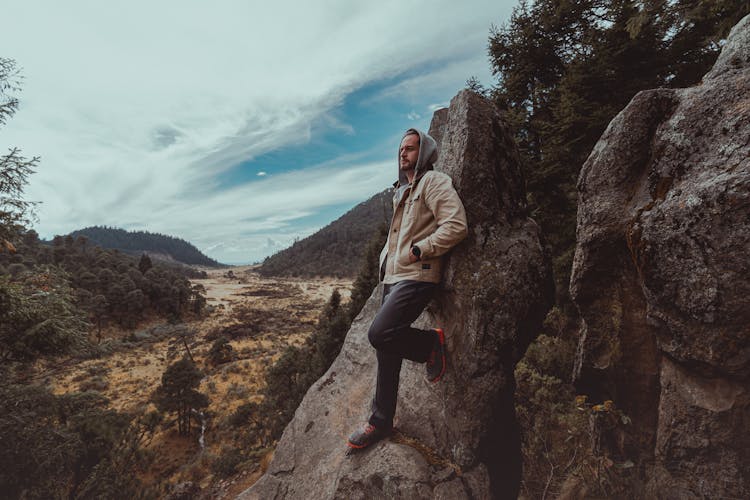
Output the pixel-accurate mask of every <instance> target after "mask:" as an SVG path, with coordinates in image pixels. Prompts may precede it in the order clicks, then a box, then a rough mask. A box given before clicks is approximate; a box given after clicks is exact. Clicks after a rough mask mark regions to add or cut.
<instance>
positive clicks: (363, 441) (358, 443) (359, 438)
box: [346, 424, 391, 449]
mask: <svg viewBox="0 0 750 500" xmlns="http://www.w3.org/2000/svg"><path fill="white" fill-rule="evenodd" d="M390 432H391V430H390V429H384V428H380V427H375V426H374V425H372V424H367V425H365V426H364V428H362V429H357V430H356V431H354V432H353V433H352V435H351V436H349V442H348V443H346V444H347V445H349V448H356V449H360V448H366V447H368V446H370V445H371V444H373V443H377V442H378V441H380V440H381V439H383V438H384V437H386V436H387V435H388V434H390Z"/></svg>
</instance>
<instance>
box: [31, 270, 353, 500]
mask: <svg viewBox="0 0 750 500" xmlns="http://www.w3.org/2000/svg"><path fill="white" fill-rule="evenodd" d="M204 270H205V271H206V272H207V273H208V277H207V278H206V279H200V280H192V281H193V283H195V284H201V285H203V287H204V288H205V290H206V298H207V304H208V307H207V309H208V310H209V311H210V312H209V314H208V315H207V316H206V317H204V318H202V319H199V320H192V321H188V322H186V323H183V324H181V325H169V324H167V323H166V322H165V321H164V320H150V321H145V322H144V323H142V324H141V325H139V326H138V328H136V329H135V330H134V331H131V332H125V331H120V330H117V329H108V330H106V332H105V336H104V341H103V342H104V343H106V342H107V341H108V340H109V341H112V340H115V339H117V340H120V341H125V342H126V343H125V344H119V345H120V346H119V347H118V348H116V349H114V350H113V352H112V353H111V354H110V355H107V356H104V357H102V358H99V359H92V360H85V361H75V360H69V361H67V362H61V363H57V364H55V365H46V366H41V365H40V366H39V367H38V371H37V375H36V376H35V377H34V378H40V379H43V380H46V381H47V382H48V383H49V384H50V385H51V386H52V388H53V391H54V392H55V393H58V394H62V393H66V392H73V391H80V390H97V391H99V392H101V393H102V394H103V395H104V396H106V397H107V398H109V400H110V406H111V407H112V408H113V409H116V410H119V411H134V410H137V409H139V408H142V407H143V406H144V405H148V401H149V398H150V396H151V394H152V393H153V391H154V389H155V388H156V387H157V386H158V385H159V384H160V381H161V376H162V373H164V371H165V369H166V368H167V366H168V365H169V364H170V363H172V362H174V361H176V360H178V359H180V358H181V357H182V356H183V355H184V354H185V353H186V352H187V350H188V349H189V350H190V354H191V355H192V356H193V357H194V359H195V361H196V363H197V364H198V366H199V367H200V369H201V370H202V371H203V372H204V373H205V375H206V376H205V378H204V379H203V381H202V382H201V386H200V389H199V390H200V391H201V392H203V393H205V394H207V395H208V397H209V398H210V406H209V408H208V409H207V411H206V414H207V415H208V417H207V419H206V431H205V448H204V449H201V446H200V445H199V443H198V434H197V433H196V435H195V436H192V437H191V438H182V437H179V436H178V435H177V432H176V428H173V427H174V426H173V427H169V428H166V429H163V430H162V431H160V432H159V433H158V434H157V435H156V436H155V438H154V440H153V441H152V443H151V444H150V449H151V450H152V452H153V453H154V457H155V460H154V461H153V463H154V466H153V467H152V468H151V469H150V470H149V471H148V473H147V475H146V477H144V479H146V480H147V481H153V482H158V481H163V480H165V479H168V480H169V481H170V482H181V481H191V482H193V483H194V484H198V485H200V487H201V489H202V490H204V491H205V490H206V489H207V488H208V489H215V488H216V486H217V484H216V483H217V480H215V479H214V478H213V477H212V476H211V474H210V469H209V467H208V463H209V462H210V460H209V457H211V456H215V455H216V454H217V453H219V450H221V449H222V445H223V443H222V442H221V437H220V436H219V435H218V434H217V439H212V438H213V436H212V433H211V431H212V423H213V422H219V421H220V420H221V419H223V418H225V417H227V416H228V415H230V414H231V413H232V412H233V411H234V410H235V409H236V408H237V407H238V406H239V405H240V404H242V403H246V402H248V401H257V400H259V399H260V397H261V396H260V391H261V390H262V388H263V386H264V380H265V371H266V369H267V368H268V367H269V366H271V365H272V364H273V362H274V361H275V360H276V359H277V358H278V356H279V355H280V354H281V352H282V351H283V350H284V348H285V347H287V346H288V345H300V344H302V343H303V342H304V340H305V339H306V338H307V336H308V335H310V334H311V333H312V331H313V329H314V326H315V324H316V321H317V318H318V315H319V313H320V311H321V310H322V308H323V306H324V305H325V303H326V301H327V300H328V298H329V297H330V295H331V293H332V292H333V290H334V289H338V290H339V292H340V293H341V295H342V299H343V300H344V301H347V300H348V298H349V290H350V288H351V284H352V283H351V280H347V279H335V278H319V279H298V278H263V277H261V276H260V275H258V274H257V273H256V272H255V271H254V268H253V266H238V267H232V268H229V269H218V270H217V269H204ZM225 332H230V333H234V334H236V335H230V336H231V337H232V340H231V346H232V349H233V351H234V359H233V360H232V361H231V362H228V363H223V364H221V365H218V366H213V365H211V364H209V363H208V361H207V355H208V352H209V350H210V348H211V344H212V342H213V339H214V338H215V337H216V336H217V335H219V334H222V333H225ZM238 332H239V333H238ZM183 337H184V338H185V340H184V341H183V340H182V338H183ZM186 344H187V348H186ZM123 346H124V347H123ZM247 472H248V473H246V474H242V473H240V474H239V475H238V476H236V477H235V478H234V481H233V482H235V483H237V482H239V483H241V484H237V485H233V484H229V483H223V484H222V485H221V488H220V491H217V495H218V494H219V493H220V492H221V493H224V494H231V492H232V491H233V490H234V489H235V488H239V491H241V489H242V488H246V487H247V486H248V485H249V484H251V483H252V482H253V481H254V480H255V477H254V474H251V473H249V472H250V471H247ZM218 496H223V495H218Z"/></svg>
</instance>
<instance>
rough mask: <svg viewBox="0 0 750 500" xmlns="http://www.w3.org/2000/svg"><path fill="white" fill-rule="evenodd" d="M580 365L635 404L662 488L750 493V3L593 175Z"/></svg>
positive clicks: (586, 375)
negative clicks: (721, 41)
mask: <svg viewBox="0 0 750 500" xmlns="http://www.w3.org/2000/svg"><path fill="white" fill-rule="evenodd" d="M578 192H579V205H578V227H577V237H576V239H577V247H576V252H575V258H574V263H573V272H572V276H571V282H570V291H571V295H572V297H573V299H574V301H575V303H576V305H577V306H578V308H579V311H580V313H581V316H582V319H583V321H582V332H581V333H582V335H581V340H580V344H579V353H578V359H577V363H576V376H577V378H578V381H579V383H580V384H581V385H583V386H588V387H595V388H596V389H597V391H598V392H599V395H600V396H601V398H611V399H613V400H614V401H615V404H617V405H618V406H619V407H621V408H622V410H623V411H624V412H625V413H626V414H627V415H629V416H630V417H631V418H632V427H631V429H630V431H629V433H628V439H627V441H626V442H625V443H624V447H623V448H621V449H620V450H619V451H616V450H612V453H621V454H624V455H625V456H627V457H628V458H630V459H633V460H634V461H635V463H636V464H637V465H638V466H639V467H640V471H639V472H640V474H641V480H642V481H645V482H646V490H645V492H646V496H648V497H650V498H657V497H658V498H750V465H749V464H750V404H749V403H750V257H749V256H748V255H749V254H750V16H748V17H745V18H744V19H743V20H742V21H740V23H739V24H738V25H737V26H735V28H734V29H733V30H732V32H731V35H730V37H729V39H728V41H727V44H726V45H725V46H724V48H723V50H722V53H721V55H720V57H719V59H718V60H717V62H716V64H715V65H714V67H713V69H712V70H711V71H710V72H709V73H708V74H707V75H706V76H705V77H704V79H703V81H702V83H701V84H700V85H697V86H695V87H691V88H686V89H657V90H650V91H645V92H640V93H639V94H637V95H636V96H635V97H634V98H633V100H632V101H631V102H630V104H628V106H627V107H626V108H625V109H624V110H623V111H622V112H620V114H618V115H617V117H615V118H614V119H613V120H612V122H611V123H610V124H609V127H608V128H607V130H606V131H605V132H604V134H603V135H602V137H601V139H600V140H599V142H598V143H597V145H596V146H595V147H594V149H593V151H592V153H591V155H590V156H589V158H588V160H587V161H586V163H585V164H584V166H583V168H582V170H581V173H580V177H579V181H578Z"/></svg>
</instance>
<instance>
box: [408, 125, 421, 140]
mask: <svg viewBox="0 0 750 500" xmlns="http://www.w3.org/2000/svg"><path fill="white" fill-rule="evenodd" d="M407 135H416V136H417V142H421V140H422V137H421V136H420V135H419V132H418V131H417V129H415V128H410V129H409V130H407V131H406V133H405V134H404V137H406V136H407Z"/></svg>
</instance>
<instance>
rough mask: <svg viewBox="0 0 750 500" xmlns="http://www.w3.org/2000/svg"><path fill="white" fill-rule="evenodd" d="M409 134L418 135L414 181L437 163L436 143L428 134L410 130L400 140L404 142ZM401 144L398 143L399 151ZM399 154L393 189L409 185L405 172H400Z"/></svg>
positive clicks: (413, 129)
mask: <svg viewBox="0 0 750 500" xmlns="http://www.w3.org/2000/svg"><path fill="white" fill-rule="evenodd" d="M410 132H416V133H417V134H419V156H418V157H417V165H416V167H414V180H415V181H416V180H417V179H419V178H420V177H422V176H423V175H424V173H425V172H427V171H428V170H432V168H433V166H434V165H435V162H436V161H437V156H438V151H437V142H435V139H433V138H432V137H431V136H430V135H429V134H425V133H424V132H422V131H421V130H417V129H415V128H410V129H409V130H407V131H406V132H404V135H403V136H401V140H402V141H403V140H404V137H406V135H407V134H409V133H410ZM400 147H401V142H399V149H400ZM400 156H401V155H400V154H398V155H397V156H396V166H397V167H398V181H396V182H395V183H393V187H394V188H398V187H401V186H404V185H406V184H409V180H408V179H407V178H406V172H404V171H403V170H401V161H400Z"/></svg>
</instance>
